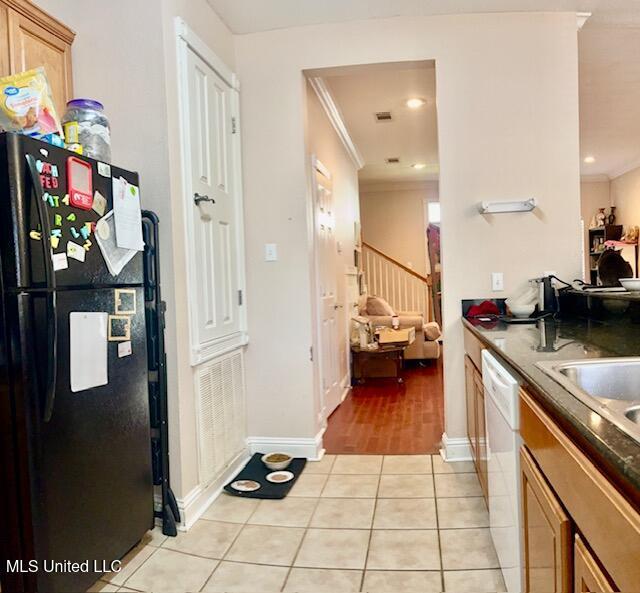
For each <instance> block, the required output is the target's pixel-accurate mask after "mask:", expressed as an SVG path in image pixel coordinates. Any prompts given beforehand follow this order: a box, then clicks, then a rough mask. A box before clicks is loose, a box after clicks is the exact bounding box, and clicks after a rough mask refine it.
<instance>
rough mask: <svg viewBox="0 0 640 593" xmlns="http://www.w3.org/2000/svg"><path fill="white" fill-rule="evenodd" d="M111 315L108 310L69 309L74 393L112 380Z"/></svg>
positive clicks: (70, 358)
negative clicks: (108, 330) (109, 326)
mask: <svg viewBox="0 0 640 593" xmlns="http://www.w3.org/2000/svg"><path fill="white" fill-rule="evenodd" d="M108 319H109V315H108V313H88V312H74V313H69V347H70V352H69V360H70V365H69V366H70V371H71V391H72V392H74V393H77V392H78V391H85V390H86V389H91V388H93V387H100V386H101V385H106V384H107V383H108V382H109V376H108V372H107V366H108V356H107V323H108Z"/></svg>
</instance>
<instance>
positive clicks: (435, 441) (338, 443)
mask: <svg viewBox="0 0 640 593" xmlns="http://www.w3.org/2000/svg"><path fill="white" fill-rule="evenodd" d="M404 379H405V382H404V384H402V385H398V384H397V383H395V381H393V380H390V379H374V380H370V381H367V382H366V383H365V384H363V385H357V386H355V387H354V388H353V389H352V390H351V393H350V394H349V395H348V396H347V398H346V399H345V400H344V402H343V403H342V405H341V406H339V407H338V408H337V409H336V411H335V412H334V413H333V414H332V415H331V416H330V417H329V423H328V427H327V430H326V432H325V434H324V446H325V449H326V451H327V453H331V454H348V453H363V454H365V453H366V454H387V455H412V454H423V453H431V454H435V453H438V450H439V448H440V439H441V438H442V433H443V432H444V412H443V408H444V402H443V389H442V357H440V358H439V359H438V360H436V361H428V362H427V363H426V366H424V367H421V366H417V365H412V366H407V368H406V369H405V371H404Z"/></svg>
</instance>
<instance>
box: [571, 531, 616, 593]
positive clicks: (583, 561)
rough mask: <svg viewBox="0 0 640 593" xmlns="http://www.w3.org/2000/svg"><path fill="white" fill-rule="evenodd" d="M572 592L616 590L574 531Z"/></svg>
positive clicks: (593, 592) (599, 592) (584, 592)
mask: <svg viewBox="0 0 640 593" xmlns="http://www.w3.org/2000/svg"><path fill="white" fill-rule="evenodd" d="M573 591H574V593H613V592H614V591H616V589H615V587H614V586H613V585H612V584H611V581H610V580H609V577H608V576H607V575H606V573H605V572H604V570H603V569H602V568H601V567H600V565H599V563H598V561H597V560H596V559H595V557H594V556H593V555H592V554H591V552H590V551H589V549H588V548H587V546H586V544H585V543H584V542H583V541H582V538H581V537H580V536H579V535H578V534H577V533H576V538H575V542H574V544H573Z"/></svg>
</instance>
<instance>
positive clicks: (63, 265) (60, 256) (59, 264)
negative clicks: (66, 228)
mask: <svg viewBox="0 0 640 593" xmlns="http://www.w3.org/2000/svg"><path fill="white" fill-rule="evenodd" d="M54 238H55V237H54ZM51 241H53V239H51ZM51 261H52V262H53V269H54V271H56V272H58V271H59V270H66V269H67V268H68V267H69V261H68V260H67V254H66V253H54V254H53V255H52V256H51Z"/></svg>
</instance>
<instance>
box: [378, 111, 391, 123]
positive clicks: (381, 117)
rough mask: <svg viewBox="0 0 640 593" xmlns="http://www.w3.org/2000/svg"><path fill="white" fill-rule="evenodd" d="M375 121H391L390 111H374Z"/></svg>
mask: <svg viewBox="0 0 640 593" xmlns="http://www.w3.org/2000/svg"><path fill="white" fill-rule="evenodd" d="M375 118H376V121H391V119H392V118H391V111H378V112H376V113H375Z"/></svg>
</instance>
